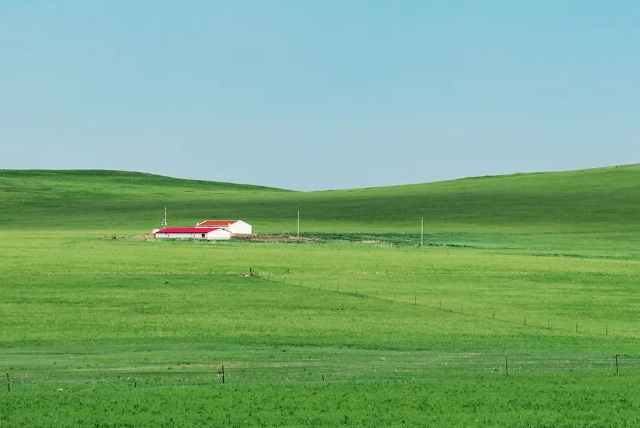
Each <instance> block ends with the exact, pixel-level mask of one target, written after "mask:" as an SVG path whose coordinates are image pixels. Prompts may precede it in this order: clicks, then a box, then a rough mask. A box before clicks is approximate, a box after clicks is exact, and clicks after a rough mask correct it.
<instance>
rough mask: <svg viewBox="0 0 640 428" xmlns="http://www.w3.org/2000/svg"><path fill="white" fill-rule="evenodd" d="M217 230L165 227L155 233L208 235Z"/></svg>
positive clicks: (211, 228)
mask: <svg viewBox="0 0 640 428" xmlns="http://www.w3.org/2000/svg"><path fill="white" fill-rule="evenodd" d="M214 230H218V228H217V227H167V228H166V229H162V230H159V231H157V232H156V233H209V232H211V231H214Z"/></svg>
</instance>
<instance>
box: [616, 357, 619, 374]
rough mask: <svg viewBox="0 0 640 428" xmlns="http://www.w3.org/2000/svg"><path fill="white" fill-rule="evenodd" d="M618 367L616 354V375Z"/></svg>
mask: <svg viewBox="0 0 640 428" xmlns="http://www.w3.org/2000/svg"><path fill="white" fill-rule="evenodd" d="M618 370H619V367H618V354H616V373H618Z"/></svg>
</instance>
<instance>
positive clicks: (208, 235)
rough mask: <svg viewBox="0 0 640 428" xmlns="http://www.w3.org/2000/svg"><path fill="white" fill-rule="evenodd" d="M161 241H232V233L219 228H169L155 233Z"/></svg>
mask: <svg viewBox="0 0 640 428" xmlns="http://www.w3.org/2000/svg"><path fill="white" fill-rule="evenodd" d="M155 237H156V238H161V239H207V240H220V239H231V232H230V231H228V230H225V229H222V228H217V227H167V228H165V229H161V230H158V231H157V232H155Z"/></svg>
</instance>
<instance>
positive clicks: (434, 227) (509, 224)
mask: <svg viewBox="0 0 640 428" xmlns="http://www.w3.org/2000/svg"><path fill="white" fill-rule="evenodd" d="M638 183H640V165H629V166H621V167H612V168H600V169H590V170H581V171H569V172H557V173H536V174H516V175H509V176H495V177H493V176H492V177H478V178H467V179H461V180H454V181H446V182H438V183H428V184H416V185H406V186H394V187H381V188H368V189H352V190H339V191H322V192H292V191H285V190H280V189H272V188H265V187H258V186H248V185H236V184H229V183H218V182H205V181H194V180H180V179H174V178H168V177H161V176H156V175H150V174H140V173H130V172H118V171H12V170H2V171H0V228H11V227H20V228H34V229H35V228H39V227H42V226H46V227H49V228H63V229H68V228H73V229H92V230H101V231H102V230H116V231H117V230H123V231H136V230H139V231H146V230H148V229H151V228H152V227H154V226H158V225H159V217H160V215H161V212H162V210H163V207H164V206H167V207H168V210H169V220H170V224H171V225H191V224H193V223H194V222H196V221H198V220H201V219H204V218H215V217H218V218H221V217H234V218H235V217H237V218H242V219H246V220H247V221H249V222H251V223H253V224H254V225H255V228H256V230H258V231H260V232H284V231H293V230H295V218H296V212H297V210H298V209H299V210H300V211H301V217H302V226H303V230H305V231H324V232H416V231H417V230H418V229H417V227H418V226H417V225H418V224H419V219H420V217H422V216H424V217H425V221H426V224H427V231H428V232H454V233H455V232H468V231H474V232H480V231H481V232H496V233H500V232H505V233H512V232H516V231H517V232H535V233H540V232H584V231H585V230H587V231H591V232H595V231H605V232H610V231H634V232H635V231H639V230H640V223H639V222H638V221H637V214H638V212H640V186H639V185H638Z"/></svg>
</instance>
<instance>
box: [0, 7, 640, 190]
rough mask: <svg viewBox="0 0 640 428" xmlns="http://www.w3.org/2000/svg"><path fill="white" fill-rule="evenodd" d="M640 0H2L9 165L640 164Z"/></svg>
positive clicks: (430, 174) (360, 180)
mask: <svg viewBox="0 0 640 428" xmlns="http://www.w3.org/2000/svg"><path fill="white" fill-rule="evenodd" d="M639 76H640V2H638V1H632V0H629V1H617V0H610V1H602V0H597V1H594V0H582V1H578V0H572V1H568V0H565V1H562V0H553V1H550V0H539V1H533V0H532V1H516V0H510V1H507V0H504V1H492V0H483V1H477V0H473V1H471V0H469V1H455V0H452V1H445V0H442V1H429V0H397V1H392V0H323V1H306V0H269V1H266V0H233V1H229V0H225V1H218V0H212V1H196V0H191V1H189V0H185V1H177V0H172V1H168V0H153V1H152V0H148V1H145V0H139V1H130V0H109V1H106V0H105V1H91V0H56V1H49V0H46V1H44V0H43V1H38V0H0V168H21V169H22V168H52V169H60V168H65V169H66V168H71V169H76V168H78V169H94V168H104V169H123V170H132V171H142V172H150V173H157V174H163V175H170V176H175V177H183V178H196V179H206V180H218V181H231V182H240V183H251V184H260V185H268V186H276V187H284V188H289V189H297V190H312V189H314V190H315V189H332V188H348V187H370V186H380V185H393V184H405V183H418V182H427V181H439V180H444V179H451V178H459V177H466V176H476V175H487V174H504V173H513V172H527V171H545V170H564V169H577V168H587V167H596V166H607V165H615V164H626V163H639V162H640V77H639Z"/></svg>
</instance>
